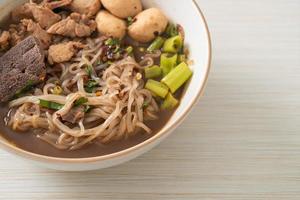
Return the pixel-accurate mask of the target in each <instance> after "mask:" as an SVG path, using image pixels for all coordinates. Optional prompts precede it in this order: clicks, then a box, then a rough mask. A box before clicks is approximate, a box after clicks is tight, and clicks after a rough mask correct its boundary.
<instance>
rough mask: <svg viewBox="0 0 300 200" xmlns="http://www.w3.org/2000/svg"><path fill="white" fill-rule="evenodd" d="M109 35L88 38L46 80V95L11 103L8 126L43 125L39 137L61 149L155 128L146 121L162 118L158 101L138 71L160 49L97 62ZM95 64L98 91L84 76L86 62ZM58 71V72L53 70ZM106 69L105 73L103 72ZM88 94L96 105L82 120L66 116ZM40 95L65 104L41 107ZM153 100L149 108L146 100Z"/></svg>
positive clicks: (38, 126)
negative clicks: (56, 89) (88, 88)
mask: <svg viewBox="0 0 300 200" xmlns="http://www.w3.org/2000/svg"><path fill="white" fill-rule="evenodd" d="M102 43H103V39H101V38H100V39H95V40H92V39H87V40H86V46H87V47H86V48H85V49H84V50H81V51H80V52H79V53H78V54H77V56H76V57H74V58H73V59H72V60H71V61H70V62H66V63H61V64H59V65H57V68H56V69H55V70H54V69H50V72H49V73H50V74H51V76H50V77H49V78H48V80H47V81H46V84H45V85H44V87H43V89H42V91H43V93H42V94H41V91H40V92H37V94H39V95H34V96H25V97H21V98H19V99H16V100H13V101H11V102H10V103H9V107H10V108H12V109H13V110H15V112H12V115H11V117H10V120H9V122H8V125H9V126H10V127H12V129H13V130H18V131H27V130H30V129H32V128H34V129H41V130H43V131H42V132H41V133H40V134H38V138H40V139H41V140H43V141H45V142H47V143H49V144H51V145H52V146H54V147H55V148H57V149H61V150H75V149H80V148H82V147H83V146H85V145H87V144H89V143H91V142H96V141H100V142H101V143H108V142H111V141H114V140H121V139H124V138H127V137H130V136H132V135H135V134H137V132H138V131H139V130H144V131H145V132H146V133H151V129H150V128H148V127H147V126H146V125H145V123H144V120H145V119H157V116H156V113H157V111H158V106H157V104H156V102H155V100H154V99H153V98H152V95H151V93H150V92H149V91H148V90H145V89H143V87H144V81H143V80H142V79H137V74H138V73H140V70H141V69H142V68H144V67H146V66H149V65H152V64H153V62H154V61H153V58H155V57H156V56H157V55H158V54H159V52H156V54H155V55H149V56H146V57H145V58H144V59H143V60H142V61H141V63H137V62H136V61H135V60H134V59H133V58H132V57H126V58H124V59H123V60H120V61H117V62H114V63H112V64H111V65H110V66H108V65H107V64H98V63H97V62H96V61H97V60H98V59H99V56H100V55H101V45H102ZM87 65H90V66H93V69H94V71H93V72H92V77H93V79H95V80H97V81H98V82H99V87H97V91H98V92H100V94H101V95H100V96H99V95H96V93H87V92H86V91H85V88H84V80H85V78H86V76H87V72H86V70H85V68H84V67H85V66H87ZM51 70H52V71H51ZM97 74H100V75H101V76H98V75H97ZM56 81H59V82H60V83H61V86H62V89H63V94H62V95H54V94H51V89H52V88H53V87H55V84H54V82H56ZM81 97H84V98H87V100H88V102H87V103H86V104H85V105H89V106H92V107H93V109H92V110H91V111H90V112H89V113H86V114H85V117H84V118H83V119H81V120H80V121H79V122H78V123H77V124H75V125H72V126H70V124H68V123H65V122H64V121H62V118H61V116H63V115H65V114H67V113H69V112H70V111H71V110H72V108H73V107H74V102H75V101H76V100H77V99H79V98H81ZM40 99H43V100H47V101H52V102H56V103H59V104H63V105H64V106H63V107H62V108H61V109H60V110H57V111H56V112H49V111H48V110H47V109H41V108H40V106H39V102H40ZM145 104H147V105H149V106H148V107H146V108H144V107H143V105H145Z"/></svg>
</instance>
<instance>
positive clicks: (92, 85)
mask: <svg viewBox="0 0 300 200" xmlns="http://www.w3.org/2000/svg"><path fill="white" fill-rule="evenodd" d="M98 86H99V83H98V82H97V81H96V80H93V79H91V80H89V81H88V82H87V84H86V85H85V87H84V88H85V91H86V92H88V93H92V92H93V90H94V88H96V87H98Z"/></svg>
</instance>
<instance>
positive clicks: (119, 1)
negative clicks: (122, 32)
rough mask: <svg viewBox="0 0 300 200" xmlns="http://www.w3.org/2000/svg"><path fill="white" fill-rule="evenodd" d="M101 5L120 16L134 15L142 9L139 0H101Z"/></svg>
mask: <svg viewBox="0 0 300 200" xmlns="http://www.w3.org/2000/svg"><path fill="white" fill-rule="evenodd" d="M102 4H103V6H104V7H105V8H106V9H107V10H108V11H110V12H111V13H112V14H114V15H115V16H117V17H120V18H127V17H134V16H136V15H137V14H138V13H140V12H141V11H142V3H141V1H140V0H126V1H124V0H102Z"/></svg>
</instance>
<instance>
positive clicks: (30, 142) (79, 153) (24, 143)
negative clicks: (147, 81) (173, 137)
mask: <svg viewBox="0 0 300 200" xmlns="http://www.w3.org/2000/svg"><path fill="white" fill-rule="evenodd" d="M7 112H8V108H7V106H3V105H2V106H1V107H0V118H1V119H2V120H1V122H0V130H1V134H2V136H3V137H4V138H5V139H7V140H8V141H9V142H11V143H13V144H14V145H16V146H17V147H19V148H21V149H24V150H26V151H30V152H32V153H37V154H42V155H46V156H53V157H62V158H83V157H94V156H103V155H107V154H111V153H115V152H118V151H121V150H124V149H127V148H129V147H132V146H135V145H137V144H139V143H141V142H143V141H145V140H147V139H149V138H151V137H152V136H153V135H155V134H156V133H157V132H159V130H161V129H162V128H163V127H164V125H165V124H166V123H167V121H168V120H169V119H170V117H171V116H172V114H173V112H170V111H168V112H166V111H162V112H160V113H159V120H155V121H148V122H146V123H145V124H146V125H148V126H149V127H150V128H151V129H152V130H153V134H151V135H149V134H146V133H138V134H137V135H135V136H133V137H130V138H128V139H124V140H120V141H116V142H111V143H108V144H100V143H97V144H90V145H88V146H85V147H83V148H82V149H79V150H75V151H68V150H59V149H56V148H54V147H53V146H51V145H50V144H48V143H46V142H44V141H42V140H40V139H38V138H37V137H36V135H35V134H33V133H30V132H16V131H13V130H12V129H11V128H10V127H8V126H6V125H5V123H4V120H3V119H4V118H5V117H6V114H7Z"/></svg>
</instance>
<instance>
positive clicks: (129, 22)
mask: <svg viewBox="0 0 300 200" xmlns="http://www.w3.org/2000/svg"><path fill="white" fill-rule="evenodd" d="M133 22H134V19H133V17H131V16H130V17H127V25H128V26H130V25H131V24H133Z"/></svg>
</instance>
